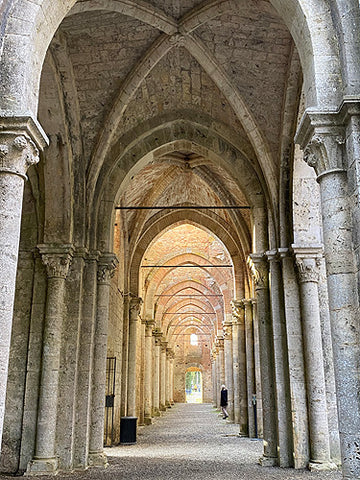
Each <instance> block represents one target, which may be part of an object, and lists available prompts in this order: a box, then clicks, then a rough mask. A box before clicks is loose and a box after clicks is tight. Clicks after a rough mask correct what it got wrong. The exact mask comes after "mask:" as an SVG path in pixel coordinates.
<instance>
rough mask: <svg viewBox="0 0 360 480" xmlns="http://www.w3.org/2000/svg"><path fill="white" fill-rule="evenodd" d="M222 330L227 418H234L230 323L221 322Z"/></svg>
mask: <svg viewBox="0 0 360 480" xmlns="http://www.w3.org/2000/svg"><path fill="white" fill-rule="evenodd" d="M223 332H224V373H225V385H226V388H227V390H228V402H229V405H228V408H227V411H228V413H229V420H234V378H233V352H232V346H233V345H232V343H233V337H232V324H231V323H230V322H224V323H223Z"/></svg>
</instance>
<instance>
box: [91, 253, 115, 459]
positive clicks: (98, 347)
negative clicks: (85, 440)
mask: <svg viewBox="0 0 360 480" xmlns="http://www.w3.org/2000/svg"><path fill="white" fill-rule="evenodd" d="M115 266H116V258H115V257H114V255H112V254H108V255H106V256H105V255H104V256H103V257H101V258H100V260H99V263H98V272H97V297H96V323H95V337H94V357H93V358H94V364H93V378H92V395H91V426H90V442H89V465H90V466H105V465H107V459H106V455H105V453H104V447H103V444H104V415H105V384H106V374H105V372H106V357H107V335H108V322H109V297H110V279H111V276H112V274H113V272H114V268H115Z"/></svg>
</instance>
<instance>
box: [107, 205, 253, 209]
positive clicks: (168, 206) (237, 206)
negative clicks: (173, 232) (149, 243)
mask: <svg viewBox="0 0 360 480" xmlns="http://www.w3.org/2000/svg"><path fill="white" fill-rule="evenodd" d="M189 209H191V210H241V209H244V210H250V209H251V207H250V206H249V205H223V206H219V205H177V206H176V205H154V206H152V207H149V206H144V207H140V206H137V205H129V206H127V207H121V206H120V205H118V206H116V207H115V210H189Z"/></svg>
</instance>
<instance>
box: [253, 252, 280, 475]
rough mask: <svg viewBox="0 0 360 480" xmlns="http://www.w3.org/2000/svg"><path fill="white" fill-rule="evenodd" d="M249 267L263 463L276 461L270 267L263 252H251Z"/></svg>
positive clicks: (270, 464)
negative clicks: (254, 303) (252, 284)
mask: <svg viewBox="0 0 360 480" xmlns="http://www.w3.org/2000/svg"><path fill="white" fill-rule="evenodd" d="M250 268H251V270H252V274H253V277H254V282H255V294H256V300H257V314H258V320H259V335H260V362H261V387H262V394H263V398H262V403H263V429H264V432H263V437H264V455H263V458H262V459H261V464H262V465H263V466H274V465H276V464H277V422H276V402H275V379H274V351H273V331H272V319H271V311H270V296H269V269H268V263H267V261H266V260H265V257H264V255H263V254H252V255H251V261H250Z"/></svg>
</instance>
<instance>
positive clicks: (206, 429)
mask: <svg viewBox="0 0 360 480" xmlns="http://www.w3.org/2000/svg"><path fill="white" fill-rule="evenodd" d="M237 433H238V426H237V425H234V424H231V423H228V422H227V421H224V420H223V419H222V416H221V415H220V414H219V412H218V411H216V410H215V409H214V408H213V407H212V406H211V405H209V404H176V405H175V406H173V407H172V408H171V409H169V410H168V411H167V412H166V414H165V415H164V416H163V417H161V418H157V419H156V420H155V422H154V424H153V425H151V426H147V427H139V428H138V438H137V443H136V444H135V445H122V446H118V447H113V448H107V449H106V452H107V454H108V456H109V467H108V468H107V469H105V470H101V469H89V470H87V471H86V472H76V473H72V474H58V475H57V476H56V479H57V480H61V479H67V480H68V479H69V478H73V479H76V480H95V479H96V480H97V479H99V480H110V479H111V480H117V479H119V480H120V479H121V480H135V479H136V480H139V479H141V480H183V479H187V480H189V479H190V480H215V479H216V480H230V479H231V480H234V479H236V480H260V479H261V480H300V479H303V480H325V479H326V480H340V479H341V474H340V472H321V473H311V472H309V471H304V470H300V471H299V470H293V469H282V468H264V467H261V466H260V465H258V459H259V458H260V456H261V453H262V442H261V441H260V440H250V439H248V438H240V437H238V435H237ZM0 478H1V479H2V480H3V479H9V480H10V479H13V477H0ZM50 478H54V477H47V476H46V477H45V476H42V477H41V479H42V480H45V479H50Z"/></svg>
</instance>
